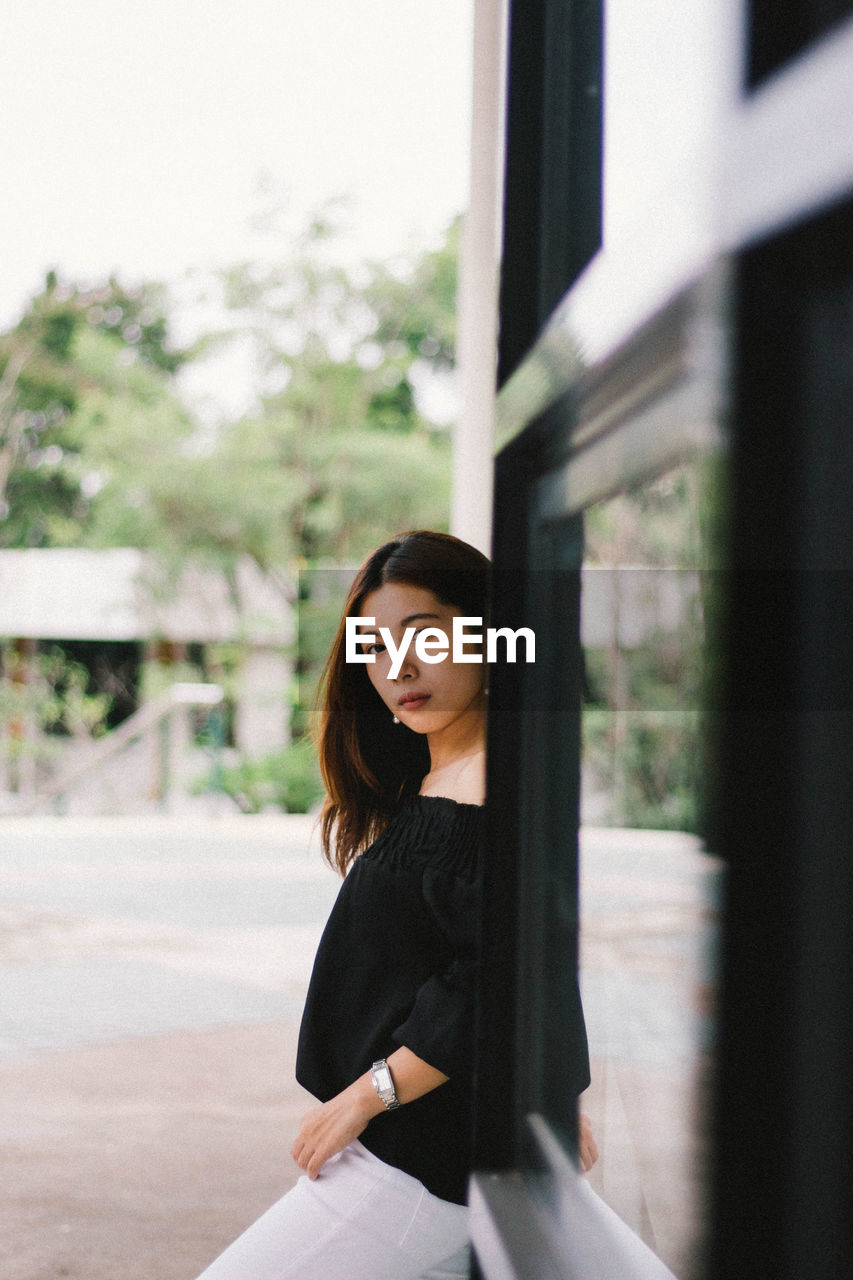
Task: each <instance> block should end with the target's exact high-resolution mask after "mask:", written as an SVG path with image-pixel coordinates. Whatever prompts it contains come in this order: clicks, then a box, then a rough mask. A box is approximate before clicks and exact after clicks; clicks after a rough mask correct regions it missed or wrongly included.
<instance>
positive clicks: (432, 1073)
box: [290, 1045, 447, 1180]
mask: <svg viewBox="0 0 853 1280" xmlns="http://www.w3.org/2000/svg"><path fill="white" fill-rule="evenodd" d="M388 1066H389V1068H390V1069H391V1075H392V1078H393V1080H394V1087H395V1089H396V1091H397V1098H398V1099H399V1101H400V1102H401V1103H405V1102H414V1100H415V1098H422V1097H423V1095H424V1094H425V1093H430V1092H431V1091H432V1090H433V1089H437V1088H438V1086H439V1085H440V1084H445V1083H446V1082H447V1076H446V1075H443V1074H442V1073H441V1072H440V1071H438V1070H437V1069H436V1068H435V1067H431V1066H430V1065H429V1063H428V1062H424V1060H423V1059H422V1058H418V1057H417V1056H416V1055H415V1054H414V1053H412V1051H411V1050H410V1049H407V1048H406V1047H405V1045H403V1046H401V1047H400V1048H399V1049H395V1050H394V1052H393V1053H392V1054H391V1055H390V1057H389V1058H388ZM384 1110H385V1104H384V1103H383V1101H382V1099H381V1098H380V1097H379V1094H378V1093H377V1092H376V1090H375V1089H374V1087H373V1080H372V1078H371V1074H370V1072H369V1071H365V1073H364V1075H363V1076H359V1078H358V1079H357V1080H356V1081H354V1083H353V1084H351V1085H350V1086H349V1087H348V1088H346V1089H344V1090H343V1091H342V1092H341V1093H338V1094H336V1095H335V1097H334V1098H330V1099H329V1101H328V1102H324V1103H323V1105H322V1106H320V1107H314V1109H313V1110H312V1111H307V1112H306V1113H305V1115H304V1116H303V1117H302V1123H301V1124H300V1126H299V1132H298V1133H297V1135H296V1141H295V1142H294V1144H293V1146H292V1147H291V1148H290V1154H291V1155H292V1156H293V1158H294V1160H295V1161H296V1163H297V1164H298V1165H299V1168H300V1169H302V1170H303V1171H304V1172H305V1173H307V1174H308V1177H309V1178H311V1179H312V1180H313V1179H314V1178H316V1177H317V1174H318V1173H319V1172H320V1170H321V1169H322V1167H323V1165H324V1164H325V1163H326V1161H327V1160H330V1159H331V1158H332V1156H336V1155H337V1154H338V1152H339V1151H343V1149H344V1147H348V1146H349V1144H350V1143H351V1142H354V1141H355V1139H356V1138H357V1137H358V1135H359V1134H360V1133H363V1132H364V1130H365V1129H366V1128H367V1126H368V1124H369V1122H370V1121H371V1120H372V1119H373V1117H374V1116H378V1115H379V1114H380V1112H382V1111H384Z"/></svg>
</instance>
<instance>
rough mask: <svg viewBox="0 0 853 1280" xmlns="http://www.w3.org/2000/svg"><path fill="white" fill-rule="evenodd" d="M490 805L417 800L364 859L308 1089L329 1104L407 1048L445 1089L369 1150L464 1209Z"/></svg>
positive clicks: (368, 1138)
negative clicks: (480, 897) (442, 1079)
mask: <svg viewBox="0 0 853 1280" xmlns="http://www.w3.org/2000/svg"><path fill="white" fill-rule="evenodd" d="M484 812H485V811H484V809H483V808H482V806H480V805H472V804H458V803H457V802H456V801H455V800H450V799H447V798H446V797H443V796H414V797H412V798H411V799H410V800H408V801H407V802H405V803H404V804H403V806H402V807H401V808H400V809H399V810H398V811H397V813H396V814H395V815H394V817H393V818H392V819H391V821H390V822H389V824H388V826H387V827H386V828H385V830H384V831H383V832H382V833H381V834H380V836H379V837H378V839H377V840H376V841H374V843H373V844H372V845H371V846H370V847H369V848H368V849H366V850H365V852H364V853H362V854H361V855H360V856H359V857H358V858H356V860H355V862H354V863H353V865H352V867H351V868H350V870H349V872H348V873H347V876H346V878H345V879H344V882H343V884H342V885H341V889H340V892H339V894H338V898H337V901H336V902H335V905H334V907H333V908H332V913H331V915H330V917H329V920H328V923H327V925H326V928H325V931H324V933H323V937H322V939H321V941H320V946H319V948H318V951H317V958H316V960H315V962H314V971H313V975H312V978H311V984H310V987H309V990H308V997H307V1000H306V1003H305V1011H304V1014H303V1018H302V1026H301V1029H300V1033H299V1047H298V1051H297V1060H296V1078H297V1080H298V1081H299V1083H300V1084H301V1085H303V1086H304V1088H306V1089H308V1090H309V1091H310V1092H311V1093H313V1094H314V1096H315V1097H316V1098H319V1099H320V1101H321V1102H325V1101H327V1100H328V1099H329V1098H331V1097H333V1096H334V1095H335V1094H337V1093H339V1092H340V1091H341V1090H342V1089H344V1088H346V1086H347V1085H349V1084H351V1083H352V1082H353V1080H355V1079H357V1078H358V1076H360V1075H362V1074H363V1073H364V1072H365V1071H366V1070H368V1068H369V1067H370V1066H371V1064H372V1063H373V1062H375V1061H376V1060H377V1059H378V1058H385V1057H388V1055H389V1054H391V1053H393V1051H394V1050H395V1049H397V1048H399V1047H400V1046H401V1045H405V1046H406V1047H407V1048H409V1049H411V1051H412V1052H413V1053H415V1054H417V1056H418V1057H419V1058H422V1059H423V1060H424V1061H426V1062H428V1063H430V1065H431V1066H434V1067H436V1068H437V1069H438V1070H439V1071H441V1072H442V1073H443V1074H444V1075H446V1076H448V1081H447V1083H446V1084H443V1085H440V1086H439V1087H438V1088H437V1089H434V1090H433V1091H432V1092H430V1093H428V1094H426V1095H425V1096H424V1097H422V1098H419V1099H417V1100H416V1101H415V1102H409V1103H407V1104H406V1105H405V1106H401V1107H400V1108H398V1109H397V1110H394V1111H388V1112H383V1113H382V1114H380V1115H378V1116H376V1117H375V1118H374V1119H373V1120H371V1122H370V1124H369V1125H368V1126H367V1128H366V1129H365V1131H364V1132H363V1133H362V1134H361V1137H360V1141H361V1142H362V1143H363V1144H364V1145H365V1146H366V1147H367V1148H368V1149H369V1150H370V1151H372V1152H373V1153H374V1154H375V1155H376V1156H378V1157H379V1159H380V1160H384V1161H385V1162H386V1163H387V1164H391V1165H394V1166H395V1167H396V1168H399V1169H402V1170H403V1171H404V1172H406V1173H409V1174H411V1175H412V1176H413V1177H415V1178H418V1179H419V1180H420V1181H421V1182H422V1183H423V1184H424V1186H425V1187H426V1188H427V1190H428V1191H430V1192H432V1194H433V1195H436V1196H440V1197H441V1198H442V1199H444V1200H450V1201H453V1202H455V1203H457V1204H463V1203H464V1202H465V1196H466V1184H467V1179H468V1174H469V1172H470V1167H471V1129H472V1057H473V985H474V978H475V973H476V965H477V951H478V937H477V934H478V910H477V886H478V873H479V861H480V855H481V848H482V839H483V830H484V825H483V824H484Z"/></svg>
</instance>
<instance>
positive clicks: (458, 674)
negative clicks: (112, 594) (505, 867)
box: [202, 531, 488, 1280]
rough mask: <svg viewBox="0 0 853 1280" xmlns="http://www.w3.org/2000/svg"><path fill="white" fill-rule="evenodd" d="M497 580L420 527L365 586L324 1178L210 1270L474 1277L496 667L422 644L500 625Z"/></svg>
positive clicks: (322, 1039)
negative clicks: (431, 636)
mask: <svg viewBox="0 0 853 1280" xmlns="http://www.w3.org/2000/svg"><path fill="white" fill-rule="evenodd" d="M487 582H488V561H487V560H486V558H485V556H483V555H481V554H480V552H478V551H476V550H475V549H474V548H473V547H470V546H468V545H467V544H466V543H463V542H460V541H459V540H458V539H456V538H453V537H451V536H449V535H447V534H440V533H431V532H424V531H419V532H414V533H408V534H404V535H402V536H401V537H399V538H395V539H393V540H392V541H391V542H388V543H386V544H385V545H384V546H382V547H380V548H379V549H378V551H376V552H374V554H373V555H372V556H370V558H369V559H368V560H367V562H366V563H365V564H364V566H363V567H362V569H361V570H360V572H359V573H358V575H357V577H356V579H355V582H354V584H353V586H352V588H351V590H350V593H349V597H348V599H347V603H346V607H345V610H344V618H342V620H341V625H340V627H339V629H338V633H337V636H336V638H335V641H334V644H333V646H332V651H331V654H330V656H329V659H328V662H327V664H326V669H325V673H324V683H323V691H324V692H323V720H322V728H321V732H320V742H319V753H320V761H321V765H322V769H323V775H324V779H325V782H326V786H327V789H328V798H327V801H326V805H325V808H324V811H323V815H322V841H323V850H324V853H325V854H326V857H327V858H328V859H329V861H330V862H332V863H333V865H335V866H336V867H337V869H338V870H339V871H340V872H341V874H342V875H343V876H345V879H344V882H343V885H342V886H341V890H340V894H339V896H338V899H337V902H336V904H335V907H334V908H333V911H332V914H331V916H330V918H329V922H328V924H327V926H326V930H325V932H324V934H323V938H322V940H321V943H320V947H319V949H318V952H317V958H316V961H315V965H314V972H313V975H312V979H311V985H310V988H309V992H308V998H307V1001H306V1005H305V1012H304V1016H303V1021H302V1028H301V1031H300V1037H299V1048H298V1053H297V1063H296V1075H297V1079H298V1080H299V1082H300V1083H301V1084H302V1085H304V1086H305V1088H306V1089H308V1090H309V1091H310V1092H311V1093H313V1094H314V1096H315V1097H316V1098H317V1099H318V1100H319V1105H318V1106H316V1107H313V1108H312V1109H311V1110H309V1111H308V1112H307V1113H306V1115H305V1116H304V1117H303V1120H302V1123H301V1125H300V1127H299V1132H298V1134H297V1136H296V1139H295V1141H294V1143H293V1148H292V1154H293V1157H294V1159H295V1160H296V1163H297V1164H298V1165H299V1167H300V1168H301V1169H302V1170H303V1174H304V1175H305V1176H303V1177H302V1178H300V1180H299V1182H298V1183H297V1185H296V1187H294V1188H293V1190H292V1191H291V1192H289V1193H288V1195H286V1196H285V1197H284V1198H283V1199H282V1200H280V1201H279V1202H278V1204H276V1205H274V1206H273V1208H272V1209H270V1210H269V1212H268V1213H267V1214H265V1215H264V1217H262V1218H261V1219H260V1220H259V1221H258V1222H257V1223H255V1225H254V1226H253V1227H251V1228H250V1229H249V1231H247V1232H246V1233H245V1235H243V1236H242V1237H241V1238H240V1239H239V1240H238V1241H236V1242H235V1244H233V1245H232V1246H231V1248H230V1249H228V1250H227V1251H226V1252H225V1253H224V1254H222V1256H221V1257H220V1258H219V1259H218V1260H217V1261H216V1262H214V1263H213V1265H212V1266H211V1267H209V1268H208V1270H207V1271H205V1272H204V1276H203V1278H202V1280H290V1278H292V1280H297V1278H298V1280H315V1278H316V1280H416V1278H420V1280H429V1278H432V1280H454V1278H457V1277H459V1278H461V1277H464V1276H466V1275H467V1274H468V1245H467V1239H468V1231H467V1211H466V1208H465V1192H466V1183H467V1178H468V1173H469V1170H470V1166H471V1127H472V1124H471V1121H472V1020H473V1019H472V979H473V973H474V967H475V964H476V954H477V945H476V920H477V907H476V880H477V871H478V860H479V855H480V849H481V844H482V834H483V808H482V805H483V801H484V797H485V710H486V688H485V681H486V667H485V664H484V663H483V662H480V661H473V662H471V661H469V662H458V663H457V662H454V661H453V660H452V659H451V658H450V657H449V656H447V657H445V658H444V660H443V661H441V662H435V663H428V662H425V661H423V660H422V659H421V658H420V657H419V656H418V654H417V652H416V650H415V645H414V643H413V640H414V639H416V637H417V634H418V633H419V632H421V631H423V630H425V629H427V628H434V629H437V630H438V631H439V632H441V633H443V634H444V635H446V636H447V637H449V636H450V634H451V630H452V624H453V618H454V617H456V616H466V617H477V618H481V619H485V615H486V613H487V599H486V597H487ZM346 617H351V618H352V617H358V618H360V619H363V620H364V621H363V623H362V625H361V626H360V628H359V631H360V633H361V635H362V637H363V638H362V640H361V653H360V654H359V655H358V657H359V658H360V659H362V661H347V660H346V627H345V619H346ZM368 620H371V621H368ZM410 628H411V629H413V630H414V633H415V635H414V637H412V636H411V635H409V641H410V644H409V648H408V649H407V651H406V656H405V658H404V659H403V660H402V663H400V662H399V660H398V661H397V662H394V663H392V658H391V653H390V652H389V649H393V650H394V651H395V652H396V651H398V650H399V648H400V645H401V642H402V641H403V639H404V636H405V634H406V632H407V631H408V630H409V629H410ZM383 629H384V632H385V636H384V638H385V639H388V640H389V646H386V645H385V644H384V642H383V636H382V632H383Z"/></svg>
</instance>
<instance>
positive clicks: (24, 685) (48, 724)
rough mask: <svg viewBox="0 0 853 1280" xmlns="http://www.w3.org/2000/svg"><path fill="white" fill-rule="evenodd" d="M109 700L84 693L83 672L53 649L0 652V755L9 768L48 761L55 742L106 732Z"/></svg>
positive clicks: (6, 646) (2, 649)
mask: <svg viewBox="0 0 853 1280" xmlns="http://www.w3.org/2000/svg"><path fill="white" fill-rule="evenodd" d="M111 705H112V699H111V698H110V697H109V695H107V694H104V693H92V692H90V690H89V675H88V672H87V671H86V669H85V667H83V666H81V665H80V664H79V663H77V662H74V661H73V660H72V659H71V658H69V657H68V655H67V654H65V653H63V651H62V649H61V648H59V647H58V646H51V648H50V649H48V650H46V651H44V652H40V653H35V654H32V655H26V656H25V655H22V654H21V653H19V652H17V651H16V650H15V649H14V648H13V646H12V645H11V644H9V643H8V642H7V643H5V644H3V645H2V647H0V751H2V755H3V756H4V757H5V758H6V759H7V760H8V761H10V762H13V763H14V762H17V761H20V760H21V759H22V758H23V757H25V756H30V757H33V758H34V759H35V760H36V763H43V762H46V761H48V760H50V759H51V758H52V757H53V755H54V753H55V745H56V738H57V736H62V737H74V738H78V739H82V740H86V741H87V740H89V739H91V738H95V737H99V736H100V735H101V734H103V733H104V732H106V727H107V717H108V715H109V711H110V707H111Z"/></svg>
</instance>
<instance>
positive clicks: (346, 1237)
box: [199, 1142, 468, 1280]
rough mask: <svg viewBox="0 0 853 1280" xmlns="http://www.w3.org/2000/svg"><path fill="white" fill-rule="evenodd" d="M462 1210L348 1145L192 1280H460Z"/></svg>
mask: <svg viewBox="0 0 853 1280" xmlns="http://www.w3.org/2000/svg"><path fill="white" fill-rule="evenodd" d="M467 1276H468V1210H467V1209H466V1208H465V1206H464V1205H458V1204H451V1203H450V1202H449V1201H447V1200H440V1199H438V1197H437V1196H434V1195H431V1194H430V1192H429V1191H427V1190H426V1188H425V1187H424V1186H423V1185H422V1183H420V1182H418V1180H417V1178H412V1177H410V1176H409V1174H407V1173H403V1172H402V1171H401V1170H400V1169H394V1168H393V1167H392V1166H391V1165H388V1164H385V1163H384V1161H382V1160H379V1159H378V1158H377V1157H376V1156H375V1155H373V1153H372V1152H370V1151H368V1150H367V1148H366V1147H363V1146H362V1144H361V1143H360V1142H353V1143H351V1144H350V1146H348V1147H347V1148H346V1149H345V1150H344V1151H342V1152H341V1153H340V1155H338V1156H335V1157H333V1159H332V1160H329V1161H328V1162H327V1163H326V1164H325V1165H324V1166H323V1169H322V1170H321V1172H320V1176H319V1177H318V1178H317V1179H316V1180H315V1181H314V1182H312V1181H311V1180H310V1179H309V1178H307V1177H304V1176H303V1177H301V1178H300V1179H299V1181H298V1182H297V1184H296V1186H295V1187H293V1189H292V1190H291V1191H289V1192H288V1193H287V1195H286V1196H283V1197H282V1199H281V1200H279V1201H278V1202H277V1203H276V1204H274V1205H273V1206H272V1208H271V1209H269V1210H268V1211H267V1212H266V1213H265V1214H264V1215H263V1217H261V1218H259V1219H258V1220H257V1222H256V1223H254V1225H253V1226H251V1227H249V1229H248V1231H246V1232H244V1233H243V1235H242V1236H240V1237H239V1239H237V1240H235V1241H234V1243H233V1244H232V1245H230V1246H229V1248H227V1249H226V1250H225V1252H224V1253H222V1254H220V1256H219V1257H218V1258H217V1259H216V1261H215V1262H213V1263H212V1264H211V1265H210V1266H209V1267H208V1268H207V1270H206V1271H204V1272H203V1273H202V1275H201V1276H200V1277H199V1280H465V1278H466V1277H467Z"/></svg>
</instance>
